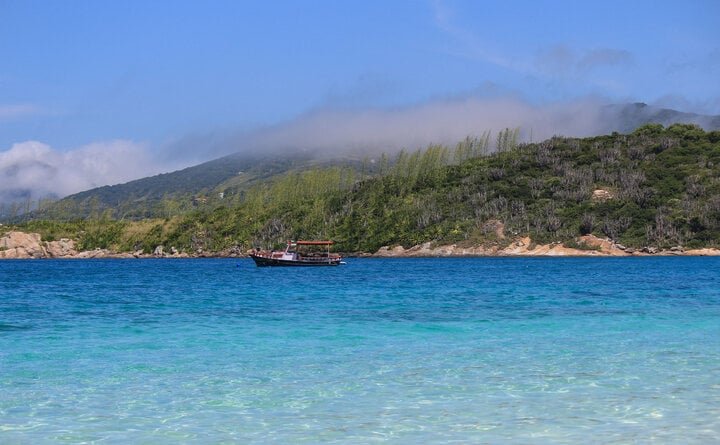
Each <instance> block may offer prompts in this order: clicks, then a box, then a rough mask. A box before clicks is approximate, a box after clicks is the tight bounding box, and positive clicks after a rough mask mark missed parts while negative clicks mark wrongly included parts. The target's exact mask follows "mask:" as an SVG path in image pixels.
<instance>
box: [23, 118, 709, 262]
mask: <svg viewBox="0 0 720 445" xmlns="http://www.w3.org/2000/svg"><path fill="white" fill-rule="evenodd" d="M510 136H511V132H505V133H504V137H503V136H502V135H501V137H500V138H498V145H499V147H500V150H499V151H498V152H496V153H493V154H489V155H487V154H484V153H485V151H486V149H487V140H485V141H483V140H481V139H471V138H468V139H466V140H465V141H462V142H461V143H459V144H458V145H457V146H456V147H452V148H450V147H442V146H432V147H428V148H427V149H425V150H422V151H417V152H414V153H408V152H404V151H403V152H401V153H400V154H399V155H397V156H396V157H395V158H394V159H388V158H386V157H383V158H381V159H380V160H379V161H378V162H377V163H376V164H375V166H374V171H373V174H372V175H368V174H364V175H363V174H359V173H358V170H357V169H356V168H347V167H341V166H316V167H315V168H312V169H305V170H302V171H301V170H293V171H290V172H287V173H284V174H279V175H275V176H273V177H272V178H269V179H267V180H265V181H262V182H258V183H256V184H254V185H249V186H248V187H246V188H245V189H244V190H242V193H237V194H235V195H233V197H232V198H231V199H227V200H224V201H222V202H219V203H216V205H214V206H212V207H207V208H203V209H196V210H194V211H191V212H189V213H185V214H181V215H177V216H174V217H170V218H165V219H154V220H146V221H141V222H130V221H127V220H126V221H117V220H112V219H109V218H105V219H101V220H90V221H79V222H75V223H66V224H65V225H60V224H58V223H48V222H33V223H28V225H27V226H26V228H27V229H29V230H38V231H40V232H43V233H44V234H46V235H48V236H51V237H54V236H55V237H56V236H60V235H61V234H65V235H67V234H72V232H73V231H74V232H75V233H76V234H77V237H78V238H79V239H80V240H81V245H82V246H83V247H85V248H92V247H111V248H115V249H119V250H133V249H137V248H143V249H145V250H146V251H150V250H151V249H153V248H154V246H157V245H160V244H162V245H165V246H173V247H176V248H177V249H180V250H185V251H198V250H203V251H219V250H221V249H225V248H229V247H232V246H237V247H239V248H240V249H247V248H250V247H252V246H264V247H265V246H272V245H278V244H281V243H282V242H284V241H285V240H287V239H302V238H310V239H312V238H331V239H334V240H336V241H337V242H338V243H339V249H340V250H343V251H375V250H377V249H378V248H379V247H381V246H384V245H403V246H405V247H410V246H412V245H417V244H420V243H424V242H435V243H460V244H462V243H466V244H468V245H477V244H485V245H488V244H500V245H502V244H503V243H509V242H510V240H512V239H513V238H517V237H520V236H530V237H531V238H532V239H533V240H534V241H535V242H542V243H547V242H563V243H566V244H572V243H573V242H574V239H575V238H576V237H577V236H579V235H583V234H595V235H598V236H601V237H608V238H611V239H613V240H614V241H616V242H619V243H623V244H625V245H626V246H628V247H642V246H657V247H661V248H667V247H673V246H685V247H690V248H697V247H718V246H720V132H718V131H713V132H706V131H704V130H702V129H701V128H700V127H697V126H694V125H689V124H675V125H671V126H670V127H668V128H664V127H663V126H661V125H657V124H653V125H646V126H643V127H641V128H639V129H637V130H636V131H634V132H633V133H631V134H619V133H614V134H611V135H606V136H598V137H591V138H583V139H578V138H564V137H555V138H552V139H549V140H547V141H544V142H541V143H536V144H520V145H517V144H514V143H513V140H512V138H511V137H510ZM73 224H74V225H73Z"/></svg>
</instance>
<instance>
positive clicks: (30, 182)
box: [0, 140, 161, 202]
mask: <svg viewBox="0 0 720 445" xmlns="http://www.w3.org/2000/svg"><path fill="white" fill-rule="evenodd" d="M160 171H161V169H160V168H159V166H158V165H157V164H156V163H155V162H154V161H153V159H152V157H151V156H150V155H149V153H148V151H147V149H146V147H145V146H144V145H143V144H138V143H135V142H132V141H125V140H116V141H109V142H98V143H93V144H89V145H85V146H83V147H79V148H76V149H73V150H69V151H59V150H56V149H53V148H52V147H50V146H49V145H47V144H43V143H42V142H37V141H27V142H21V143H17V144H13V146H12V147H11V148H10V149H9V150H6V151H2V152H0V202H3V201H6V202H7V201H12V200H15V199H17V198H25V197H30V198H32V199H37V198H42V197H46V196H56V197H62V196H66V195H69V194H72V193H76V192H79V191H82V190H87V189H89V188H93V187H98V186H102V185H110V184H117V183H122V182H127V181H130V180H132V179H137V178H141V177H144V176H147V175H150V174H154V173H158V172H160Z"/></svg>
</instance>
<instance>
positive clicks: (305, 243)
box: [295, 241, 335, 246]
mask: <svg viewBox="0 0 720 445" xmlns="http://www.w3.org/2000/svg"><path fill="white" fill-rule="evenodd" d="M295 244H297V245H298V246H330V245H332V244H335V243H334V242H333V241H295Z"/></svg>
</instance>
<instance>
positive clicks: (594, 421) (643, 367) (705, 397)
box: [0, 258, 720, 444]
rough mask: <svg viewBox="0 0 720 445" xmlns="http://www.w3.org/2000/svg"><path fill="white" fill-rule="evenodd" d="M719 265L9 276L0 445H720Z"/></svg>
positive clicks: (492, 264) (691, 261)
mask: <svg viewBox="0 0 720 445" xmlns="http://www.w3.org/2000/svg"><path fill="white" fill-rule="evenodd" d="M719 440H720V259H717V258H654V259H648V258H630V259H607V258H605V259H592V258H588V259H585V258H564V259H557V258H532V259H527V258H526V259H502V258H487V259H479V258H478V259H382V260H380V259H351V260H349V264H348V265H347V266H343V267H340V268H317V269H315V268H313V269H301V270H300V269H258V268H255V267H254V265H253V264H252V262H251V261H249V260H107V261H103V260H94V261H67V260H66V261H2V262H0V443H3V444H8V443H33V444H37V443H79V442H100V443H130V442H132V443H152V444H156V443H178V442H193V443H219V442H226V443H234V442H237V443H328V442H330V443H332V442H336V443H375V442H388V443H408V444H414V443H468V442H470V443H499V442H502V443H523V444H525V443H538V444H540V443H543V444H544V443H568V444H570V443H580V442H584V443H603V444H605V443H662V444H666V443H677V444H690V443H717V442H718V441H719Z"/></svg>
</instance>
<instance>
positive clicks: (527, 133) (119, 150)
mask: <svg viewBox="0 0 720 445" xmlns="http://www.w3.org/2000/svg"><path fill="white" fill-rule="evenodd" d="M666 111H667V110H665V111H663V110H661V109H660V108H655V107H646V106H643V105H638V104H628V105H614V106H609V105H607V104H606V102H605V101H603V100H601V99H594V98H587V99H582V100H574V101H566V102H557V103H551V104H543V105H537V104H532V103H529V102H527V101H524V100H521V99H517V98H508V97H505V98H478V97H474V96H463V97H454V98H449V99H443V100H434V101H428V102H425V103H421V104H417V105H415V106H408V107H403V108H396V109H363V110H358V109H354V110H342V109H332V108H326V109H320V110H315V111H312V112H308V113H306V114H304V115H301V116H299V117H297V118H296V119H293V120H291V121H288V122H285V123H281V124H278V125H274V126H268V127H265V128H260V129H256V130H254V131H250V132H247V131H246V132H239V131H217V132H207V133H204V134H195V135H191V136H188V137H185V138H184V139H181V140H179V141H177V142H175V143H174V144H169V145H167V146H164V147H159V148H157V147H156V148H155V149H151V148H150V147H148V146H146V145H144V144H138V143H135V142H131V141H126V140H117V141H111V142H102V143H94V144H90V145H87V146H84V147H80V148H77V149H75V150H70V151H59V150H55V149H53V148H52V147H50V146H48V145H46V144H43V143H41V142H34V141H28V142H22V143H18V144H15V145H13V146H12V147H11V148H10V149H9V150H7V151H2V152H0V203H3V202H12V201H18V200H23V199H27V198H31V199H38V198H42V197H46V196H55V197H63V196H66V195H69V194H72V193H76V192H79V191H83V190H87V189H90V188H93V187H98V186H102V185H109V184H117V183H123V182H127V181H130V180H133V179H138V178H142V177H145V176H149V175H152V174H157V173H162V172H168V171H172V170H175V169H178V168H181V167H185V166H188V165H192V164H196V163H199V162H203V161H207V160H210V159H214V158H217V157H220V156H223V155H227V154H231V153H238V152H240V153H245V154H259V155H267V154H275V155H277V156H282V155H285V154H291V153H293V152H298V151H303V152H306V153H313V154H315V155H317V156H319V157H320V156H345V155H348V154H358V155H368V154H369V155H371V154H377V153H380V152H386V153H392V152H394V151H397V150H400V149H402V148H406V149H410V150H414V149H416V148H419V147H425V146H427V145H429V144H436V143H442V144H455V143H456V142H457V141H459V140H461V139H463V138H465V137H466V136H468V135H471V136H472V135H476V136H479V135H482V134H483V133H484V132H486V131H490V132H491V135H492V136H491V137H492V138H495V136H496V135H497V133H498V132H499V131H502V130H503V129H505V128H517V127H519V128H520V139H521V140H522V141H541V140H544V139H547V138H549V137H552V136H554V135H565V136H577V137H583V136H591V135H597V134H605V133H609V132H612V131H620V132H624V131H631V130H632V129H633V128H635V127H636V126H637V125H640V124H642V123H643V121H647V120H648V119H650V120H653V121H656V122H657V121H660V122H662V123H665V124H666V125H667V124H668V123H670V120H673V119H678V118H680V119H679V120H681V121H684V122H694V123H698V124H700V125H703V126H704V127H705V128H709V127H717V128H720V118H718V117H710V116H699V115H692V114H682V113H675V112H669V113H668V112H666ZM662 116H664V117H665V118H667V119H668V120H669V121H668V122H663V120H662V118H659V117H662Z"/></svg>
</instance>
